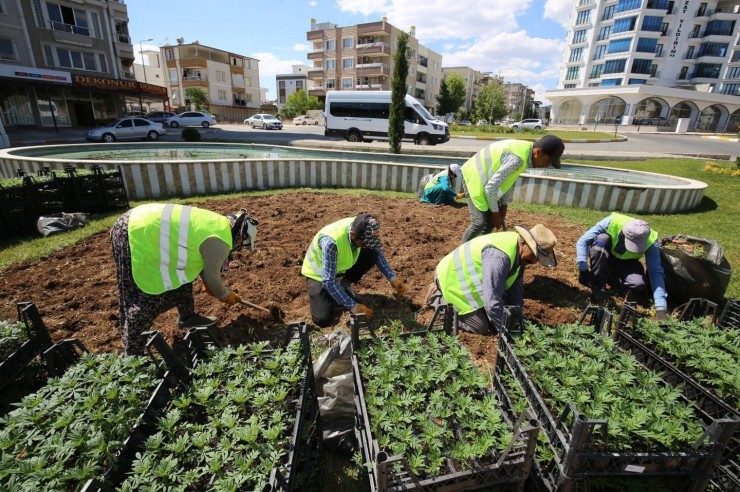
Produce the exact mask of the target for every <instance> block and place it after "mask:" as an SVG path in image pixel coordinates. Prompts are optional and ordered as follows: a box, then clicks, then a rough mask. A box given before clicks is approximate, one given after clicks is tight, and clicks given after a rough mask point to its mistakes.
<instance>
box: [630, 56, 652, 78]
mask: <svg viewBox="0 0 740 492" xmlns="http://www.w3.org/2000/svg"><path fill="white" fill-rule="evenodd" d="M652 66H653V61H652V60H641V59H636V60H634V61H633V62H632V72H631V73H644V74H648V75H649V74H650V72H651V69H652Z"/></svg>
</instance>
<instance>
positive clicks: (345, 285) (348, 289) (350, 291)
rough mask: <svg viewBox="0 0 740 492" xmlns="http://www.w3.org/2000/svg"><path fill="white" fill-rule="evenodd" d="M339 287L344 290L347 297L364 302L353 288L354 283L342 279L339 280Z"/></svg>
mask: <svg viewBox="0 0 740 492" xmlns="http://www.w3.org/2000/svg"><path fill="white" fill-rule="evenodd" d="M339 285H340V286H341V287H342V288H343V289H344V291H345V292H346V293H347V295H348V296H350V297H351V298H352V300H353V301H355V302H362V301H361V299H362V297H361V296H360V295H359V294H358V293H357V292H355V290H354V289H353V288H352V282H350V281H349V280H348V279H347V278H345V277H342V278H341V279H339Z"/></svg>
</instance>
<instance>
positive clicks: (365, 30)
mask: <svg viewBox="0 0 740 492" xmlns="http://www.w3.org/2000/svg"><path fill="white" fill-rule="evenodd" d="M357 35H358V36H390V35H391V25H390V24H388V23H387V22H382V21H381V22H369V23H367V24H358V25H357Z"/></svg>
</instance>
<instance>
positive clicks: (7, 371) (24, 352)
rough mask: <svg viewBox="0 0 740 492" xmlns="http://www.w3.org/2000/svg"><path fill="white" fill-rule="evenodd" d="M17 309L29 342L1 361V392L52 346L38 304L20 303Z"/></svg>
mask: <svg viewBox="0 0 740 492" xmlns="http://www.w3.org/2000/svg"><path fill="white" fill-rule="evenodd" d="M16 308H17V310H18V320H19V321H21V322H23V323H24V324H25V326H26V333H27V335H28V340H26V341H25V342H23V344H22V345H21V346H20V347H18V349H17V350H16V351H15V352H13V353H12V354H10V356H9V357H8V358H7V359H5V360H4V361H0V390H2V389H3V388H5V387H6V386H7V385H9V384H10V383H11V382H12V381H13V380H14V379H15V378H16V377H17V376H18V374H20V373H21V371H23V369H24V368H25V367H26V366H27V365H28V364H29V363H30V362H31V361H32V360H33V359H35V358H36V357H38V356H40V355H41V354H42V353H43V352H44V351H45V350H46V349H47V348H49V347H50V346H51V345H52V341H51V337H50V336H49V331H48V330H47V329H46V325H45V324H44V321H43V320H42V319H41V315H40V314H39V310H38V307H36V304H34V303H33V302H19V303H18V304H16ZM6 403H7V402H6Z"/></svg>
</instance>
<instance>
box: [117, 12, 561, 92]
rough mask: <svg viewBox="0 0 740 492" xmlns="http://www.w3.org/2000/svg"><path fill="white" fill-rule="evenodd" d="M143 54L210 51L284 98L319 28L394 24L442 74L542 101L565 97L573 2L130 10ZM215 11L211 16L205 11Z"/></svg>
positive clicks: (135, 38)
mask: <svg viewBox="0 0 740 492" xmlns="http://www.w3.org/2000/svg"><path fill="white" fill-rule="evenodd" d="M126 5H127V6H128V16H129V34H130V35H131V42H132V43H133V45H134V50H135V51H137V52H138V51H139V42H140V41H143V40H145V39H150V38H151V39H152V41H143V42H142V47H143V48H144V49H145V50H146V49H156V48H159V47H160V46H164V45H165V44H177V41H176V40H177V38H180V37H182V38H184V39H185V43H192V42H194V41H198V42H200V44H203V45H206V46H210V47H213V48H218V49H222V50H226V51H231V52H234V53H238V54H241V55H245V56H249V57H252V58H256V59H258V60H259V69H260V86H261V87H264V88H267V89H268V92H267V99H275V98H276V86H275V75H276V74H286V73H291V72H292V68H291V67H292V65H296V64H304V65H309V66H311V65H313V62H310V61H309V60H308V59H307V58H306V55H307V53H308V52H309V51H310V50H311V49H312V45H311V43H310V42H308V41H307V40H306V33H307V32H308V30H309V29H310V26H311V19H312V18H313V19H316V21H317V22H318V23H322V22H331V23H334V24H337V25H339V26H350V25H354V24H361V23H365V22H377V21H380V20H381V19H382V18H383V17H384V16H385V17H387V20H388V22H389V23H391V24H392V25H393V26H395V27H397V28H399V29H402V30H404V31H406V32H408V31H409V29H410V28H411V26H416V38H417V39H418V40H419V42H420V43H421V44H422V45H424V46H426V47H428V48H430V49H432V50H434V51H436V52H437V53H440V54H441V55H442V66H443V67H452V66H469V67H471V68H473V69H475V70H478V71H480V72H491V73H493V74H496V75H500V76H502V77H503V78H504V81H505V82H512V83H523V84H526V85H527V86H529V87H530V88H531V89H534V91H535V97H536V99H537V100H539V101H542V102H543V104H545V105H547V104H549V101H548V100H547V98H546V97H545V91H546V90H548V89H555V88H556V87H557V82H558V75H559V73H560V65H561V63H562V57H563V52H564V50H565V48H566V45H567V43H566V42H565V38H566V34H567V29H568V20H569V17H570V14H571V9H572V8H573V0H513V2H512V0H476V1H472V0H463V1H457V2H456V1H454V0H268V1H245V0H211V1H210V2H203V1H202V0H178V1H177V2H174V1H171V0H170V1H163V0H126ZM204 6H205V7H204ZM137 61H139V60H137Z"/></svg>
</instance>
